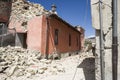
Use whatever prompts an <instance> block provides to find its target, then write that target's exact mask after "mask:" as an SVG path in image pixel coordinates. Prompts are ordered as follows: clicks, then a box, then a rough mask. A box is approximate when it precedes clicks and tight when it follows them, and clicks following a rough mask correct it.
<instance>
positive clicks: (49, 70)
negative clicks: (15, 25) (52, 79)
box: [0, 47, 65, 80]
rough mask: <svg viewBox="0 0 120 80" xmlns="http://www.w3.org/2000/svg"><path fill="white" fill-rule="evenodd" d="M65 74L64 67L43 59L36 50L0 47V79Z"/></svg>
mask: <svg viewBox="0 0 120 80" xmlns="http://www.w3.org/2000/svg"><path fill="white" fill-rule="evenodd" d="M63 72H65V70H64V67H63V66H62V65H61V64H60V63H57V62H55V61H52V60H46V59H41V54H40V52H38V51H35V50H26V49H23V48H20V47H5V48H3V47H0V78H1V80H6V79H7V78H9V77H12V76H14V77H23V76H24V77H27V78H29V77H31V76H35V75H37V74H38V75H43V74H48V75H56V74H59V73H63Z"/></svg>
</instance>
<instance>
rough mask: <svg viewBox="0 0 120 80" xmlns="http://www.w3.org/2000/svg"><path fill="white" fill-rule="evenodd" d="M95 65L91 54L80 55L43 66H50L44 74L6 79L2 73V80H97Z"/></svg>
mask: <svg viewBox="0 0 120 80" xmlns="http://www.w3.org/2000/svg"><path fill="white" fill-rule="evenodd" d="M43 61H44V60H43ZM41 62H42V60H41ZM47 62H49V61H47ZM94 63H95V61H94V57H93V56H92V54H91V53H80V54H78V55H75V56H70V57H67V58H62V59H60V60H53V61H52V62H51V63H49V64H47V65H46V64H45V65H43V66H48V67H46V70H45V72H44V73H41V74H35V75H28V76H19V77H16V76H14V75H13V76H9V77H7V78H4V77H6V75H5V74H4V73H0V80H95V64H94ZM49 66H50V67H51V66H52V67H51V68H50V67H49ZM32 68H36V66H33V67H32Z"/></svg>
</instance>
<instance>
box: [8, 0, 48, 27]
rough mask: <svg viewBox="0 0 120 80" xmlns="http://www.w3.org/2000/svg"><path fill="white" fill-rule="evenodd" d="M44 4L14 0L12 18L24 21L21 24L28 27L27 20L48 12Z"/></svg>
mask: <svg viewBox="0 0 120 80" xmlns="http://www.w3.org/2000/svg"><path fill="white" fill-rule="evenodd" d="M48 13H49V11H47V10H45V9H44V7H43V6H41V5H40V4H36V3H31V2H29V1H27V0H13V3H12V11H11V17H10V20H15V21H16V20H17V21H18V22H21V21H22V24H21V26H22V27H24V28H27V21H29V20H30V19H31V18H33V17H35V16H41V15H43V14H48Z"/></svg>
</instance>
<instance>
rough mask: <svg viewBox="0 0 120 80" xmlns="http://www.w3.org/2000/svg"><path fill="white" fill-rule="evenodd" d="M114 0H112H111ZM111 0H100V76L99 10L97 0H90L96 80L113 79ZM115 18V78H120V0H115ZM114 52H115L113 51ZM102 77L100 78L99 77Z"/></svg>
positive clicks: (119, 79)
mask: <svg viewBox="0 0 120 80" xmlns="http://www.w3.org/2000/svg"><path fill="white" fill-rule="evenodd" d="M113 1H114V0H113ZM113 1H112V0H102V6H101V15H102V17H101V18H102V23H103V25H102V26H103V27H102V31H103V34H102V35H103V46H104V47H103V52H104V53H103V62H104V67H103V70H104V72H103V74H102V75H104V77H101V63H100V61H101V60H100V55H101V54H100V45H101V44H99V43H100V35H101V34H100V29H101V28H100V19H99V18H100V16H99V14H100V11H99V7H100V6H99V0H91V13H92V24H93V27H94V28H95V31H96V56H95V63H96V64H95V65H96V66H95V67H96V74H95V75H96V80H102V79H104V78H105V79H104V80H113V79H112V45H113V44H112V29H113V25H112V24H113V5H112V2H113ZM117 1H118V2H117V7H118V12H117V18H118V22H117V23H118V24H117V25H118V26H117V28H118V29H117V32H118V56H117V57H118V66H117V67H118V72H117V73H118V74H117V76H118V77H117V78H118V80H120V54H119V53H120V34H119V32H120V0H117ZM114 53H115V52H114ZM101 78H102V79H101Z"/></svg>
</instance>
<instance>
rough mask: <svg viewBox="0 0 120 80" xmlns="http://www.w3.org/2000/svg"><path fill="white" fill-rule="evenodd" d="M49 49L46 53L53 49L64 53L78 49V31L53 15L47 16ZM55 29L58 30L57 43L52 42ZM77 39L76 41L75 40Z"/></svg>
mask: <svg viewBox="0 0 120 80" xmlns="http://www.w3.org/2000/svg"><path fill="white" fill-rule="evenodd" d="M48 21H49V43H48V46H49V49H48V53H52V52H54V51H57V52H61V53H65V52H72V51H77V50H80V42H79V41H80V33H79V32H78V31H76V30H74V29H73V28H71V26H69V25H67V24H65V23H64V22H62V21H60V20H59V19H57V18H55V17H49V19H48ZM55 29H57V30H58V45H55V44H54V37H55ZM69 35H71V46H69ZM77 39H78V42H77Z"/></svg>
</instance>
